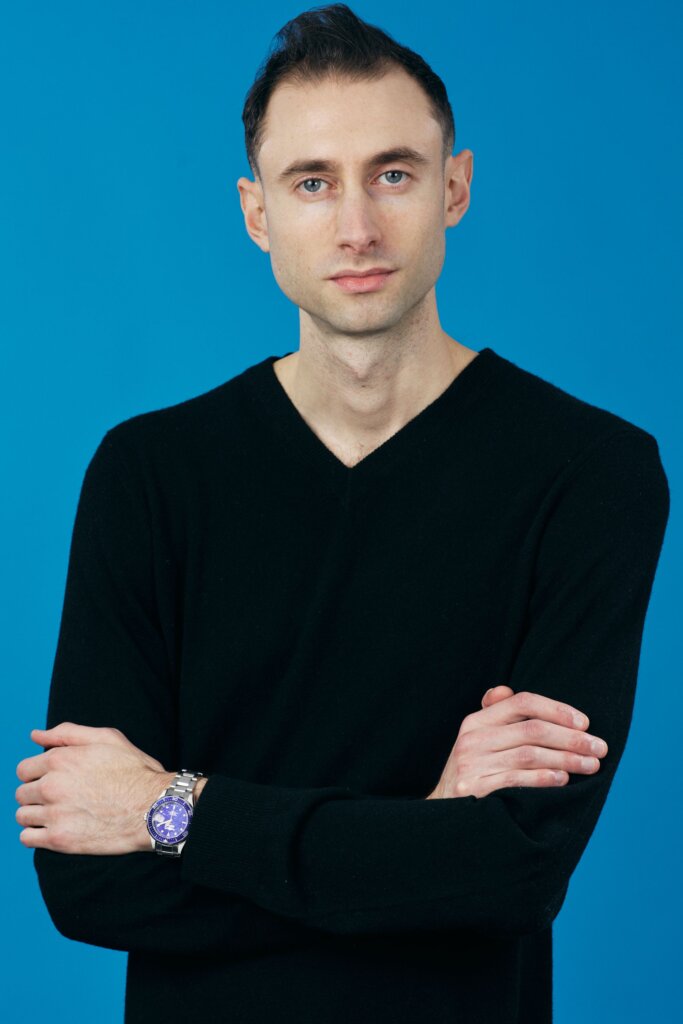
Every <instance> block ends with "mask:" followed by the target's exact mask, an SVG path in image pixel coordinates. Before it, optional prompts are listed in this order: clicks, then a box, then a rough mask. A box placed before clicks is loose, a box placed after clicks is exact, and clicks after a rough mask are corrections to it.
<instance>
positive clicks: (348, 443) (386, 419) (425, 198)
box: [237, 69, 477, 465]
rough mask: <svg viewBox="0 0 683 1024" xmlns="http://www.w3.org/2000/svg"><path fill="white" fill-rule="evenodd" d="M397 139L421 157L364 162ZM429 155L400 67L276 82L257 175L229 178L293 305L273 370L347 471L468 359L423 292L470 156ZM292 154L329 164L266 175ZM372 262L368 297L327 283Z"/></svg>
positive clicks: (416, 92)
mask: <svg viewBox="0 0 683 1024" xmlns="http://www.w3.org/2000/svg"><path fill="white" fill-rule="evenodd" d="M397 146H411V147H413V148H414V149H416V150H418V151H419V152H421V153H423V154H424V155H425V156H427V158H428V161H429V163H428V165H427V166H416V165H413V164H412V163H410V162H408V161H405V160H393V161H390V162H389V163H386V164H383V165H379V166H375V167H368V166H367V161H368V159H369V158H370V157H372V156H374V155H375V154H376V153H378V152H381V151H384V150H387V149H389V148H395V147H397ZM441 157H442V134H441V128H440V126H439V125H438V124H437V122H436V121H435V120H433V118H432V117H431V116H430V112H429V106H428V102H427V99H426V96H425V94H424V93H423V92H422V90H421V88H420V86H419V85H418V84H417V83H416V82H415V81H414V80H413V79H412V78H411V77H410V76H409V75H407V74H406V73H405V72H404V71H403V70H402V69H397V70H396V71H392V72H391V73H389V74H387V75H385V76H384V77H383V78H382V79H380V80H378V81H375V82H356V83H350V82H347V81H339V80H335V79H330V80H326V81H324V82H322V83H317V84H310V83H309V84H305V85H293V84H282V83H281V84H280V85H279V86H278V87H277V88H276V89H275V91H274V93H273V95H272V97H271V99H270V103H269V106H268V109H267V112H266V131H265V136H264V142H263V145H262V147H261V150H260V152H259V155H258V162H259V169H260V171H261V175H262V178H261V179H260V180H259V179H256V180H254V181H251V180H250V179H248V178H240V179H239V180H238V182H237V187H238V189H239V193H240V202H241V206H242V210H243V213H244V223H245V227H246V230H247V232H248V234H249V236H250V238H251V239H252V240H253V241H254V242H255V244H256V245H258V246H259V248H260V249H262V250H263V252H267V253H269V254H270V260H271V266H272V269H273V274H274V276H275V279H276V281H277V283H278V285H279V286H280V288H281V289H282V291H283V292H284V293H285V295H286V296H287V297H288V298H289V299H291V301H292V302H293V303H294V304H295V305H296V306H298V308H299V328H300V338H299V350H298V351H296V352H293V353H292V355H290V356H287V357H286V358H284V359H282V360H279V361H277V362H276V363H275V372H276V373H277V375H278V377H279V378H280V381H281V383H282V385H283V387H284V389H285V391H286V392H287V393H288V395H289V397H290V399H291V400H292V402H293V403H294V405H295V406H296V407H297V409H298V411H299V412H300V414H301V415H302V417H303V418H304V419H305V420H306V422H307V423H308V424H309V425H310V426H311V428H312V429H313V430H314V431H315V433H316V434H317V435H318V436H319V437H320V438H321V440H322V441H323V443H324V444H326V445H327V447H328V448H330V450H331V451H333V452H334V454H336V455H337V457H338V458H339V459H340V460H341V461H342V462H344V463H345V464H346V465H355V464H356V463H357V462H358V461H359V460H360V459H361V458H363V457H364V456H365V455H367V454H369V453H370V452H371V451H373V450H374V449H375V448H376V447H377V446H378V445H380V444H382V443H383V442H384V441H385V440H387V439H388V438H389V437H391V436H392V435H393V434H394V433H395V432H396V431H397V430H399V429H400V428H401V427H402V426H403V425H404V424H405V423H406V422H408V420H410V419H412V418H413V417H414V416H415V415H417V413H418V412H420V411H421V410H422V409H423V408H424V407H425V406H426V405H428V404H429V403H430V402H431V401H432V400H433V399H434V398H436V397H437V396H438V395H439V394H440V393H441V392H442V391H444V390H445V388H446V387H447V386H448V385H449V384H450V383H451V381H452V380H453V379H454V378H455V377H456V376H457V375H458V373H460V372H461V371H462V369H464V367H465V366H466V365H467V364H468V363H469V362H470V361H471V360H472V359H473V358H475V357H476V356H477V352H476V351H474V350H473V349H470V348H467V347H466V346H464V345H461V344H460V343H459V342H457V341H455V340H454V339H453V338H451V337H449V335H448V334H446V333H445V332H444V331H443V330H442V328H441V325H440V323H439V316H438V312H437V307H436V296H435V284H436V281H437V279H438V277H439V275H440V273H441V269H442V266H443V263H444V257H445V251H446V240H445V231H446V228H449V227H454V226H455V225H456V224H457V223H458V222H459V221H460V220H461V219H462V217H463V216H464V214H465V212H466V210H467V208H468V206H469V201H470V183H471V180H472V170H473V154H472V152H471V151H470V150H467V149H465V150H463V151H462V152H461V153H459V154H458V155H457V156H449V157H448V158H447V160H446V161H445V163H444V162H442V159H441ZM301 158H324V159H328V160H332V161H335V162H336V163H337V164H338V165H339V166H338V167H337V169H336V172H335V173H334V174H332V173H327V172H324V173H323V172H313V171H311V172H309V171H304V172H302V173H300V174H298V175H297V176H296V177H295V178H294V179H292V180H291V181H288V182H285V183H281V182H278V180H277V178H278V174H279V173H280V172H281V171H283V170H284V169H285V168H286V167H287V166H288V165H289V164H290V163H291V162H293V161H295V160H298V159H301ZM396 172H403V173H396ZM377 266H379V267H390V268H396V269H395V272H394V273H393V274H392V275H391V276H390V277H389V278H388V279H387V281H386V283H385V285H384V287H383V288H382V289H381V290H379V291H376V292H368V293H366V294H347V293H345V292H344V291H342V290H341V289H340V288H339V286H338V285H336V284H334V282H332V281H330V280H328V278H329V276H330V275H332V274H335V273H338V272H339V271H340V270H348V269H352V270H359V271H363V270H367V269H370V268H371V267H377Z"/></svg>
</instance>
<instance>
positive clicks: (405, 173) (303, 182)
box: [294, 167, 412, 196]
mask: <svg viewBox="0 0 683 1024" xmlns="http://www.w3.org/2000/svg"><path fill="white" fill-rule="evenodd" d="M384 174H402V175H403V176H404V177H406V178H412V174H410V172H409V171H402V170H400V169H399V168H398V167H396V168H393V167H392V168H391V169H390V170H388V171H382V174H378V175H377V177H378V178H381V177H382V175H384ZM307 181H324V178H304V179H303V180H302V181H300V182H299V183H298V184H297V185H295V186H294V191H295V192H298V191H299V189H300V186H301V185H305V184H306V182H307ZM404 184H405V182H403V181H399V182H398V183H397V184H395V185H391V186H390V188H393V189H397V188H398V187H399V186H400V185H404ZM303 194H304V195H308V196H319V195H321V193H320V192H306V191H305V190H303Z"/></svg>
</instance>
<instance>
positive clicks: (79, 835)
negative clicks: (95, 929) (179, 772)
mask: <svg viewBox="0 0 683 1024" xmlns="http://www.w3.org/2000/svg"><path fill="white" fill-rule="evenodd" d="M31 739H32V740H33V741H34V742H35V743H37V744H39V745H40V746H42V747H48V748H49V749H48V750H45V751H44V753H42V754H37V755H36V756H35V757H27V758H24V760H23V761H20V762H19V764H18V765H17V776H18V778H20V779H22V780H23V783H24V784H23V785H22V786H19V787H18V789H17V791H16V799H17V801H18V802H19V803H20V804H21V807H20V808H19V809H18V811H17V813H16V819H17V821H18V822H19V824H20V825H25V826H27V827H26V828H24V829H23V831H22V832H20V833H19V839H20V840H21V842H22V843H23V844H24V845H25V846H29V847H43V848H44V849H47V850H54V851H55V852H57V853H89V854H118V853H134V852H141V851H148V852H153V851H152V843H151V839H150V836H149V832H148V831H147V823H146V822H145V821H144V818H143V814H144V812H145V811H146V810H148V809H149V808H150V807H151V805H152V804H153V803H154V801H155V800H156V798H157V797H158V796H159V794H160V793H161V792H162V791H163V790H164V789H166V788H167V787H168V786H169V785H170V784H171V782H172V780H173V779H174V778H175V772H168V771H166V770H165V769H164V766H163V765H162V764H161V763H160V762H159V761H157V760H156V759H155V758H153V757H150V756H149V755H148V754H145V752H144V751H142V750H140V749H139V748H138V747H136V746H135V745H134V744H133V743H131V742H130V740H128V739H127V738H126V737H125V736H124V734H123V733H122V732H121V730H120V729H114V728H108V727H104V728H96V727H94V726H89V725H75V724H74V723H73V722H61V723H60V724H59V725H56V726H54V728H52V729H33V730H32V731H31Z"/></svg>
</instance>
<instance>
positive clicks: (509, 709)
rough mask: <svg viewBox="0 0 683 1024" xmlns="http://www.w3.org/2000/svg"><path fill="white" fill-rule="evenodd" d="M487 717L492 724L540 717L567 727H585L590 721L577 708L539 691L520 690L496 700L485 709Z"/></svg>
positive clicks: (503, 723)
mask: <svg viewBox="0 0 683 1024" xmlns="http://www.w3.org/2000/svg"><path fill="white" fill-rule="evenodd" d="M486 710H487V712H488V715H487V719H489V720H490V721H491V722H492V723H494V724H500V725H505V724H508V723H510V722H521V721H523V720H524V719H525V718H540V719H542V720H543V721H547V722H555V723H558V724H560V725H564V726H566V727H567V728H569V729H586V728H587V727H588V726H589V725H590V721H589V719H588V717H587V716H586V715H584V714H583V712H581V711H579V710H578V708H574V707H572V705H571V704H564V703H563V702H562V701H559V700H554V699H553V698H552V697H544V696H543V694H541V693H533V692H531V691H529V690H520V691H519V692H518V693H514V694H513V696H512V697H510V699H509V700H501V701H498V703H497V704H494V705H492V706H490V707H488V708H487V709H486Z"/></svg>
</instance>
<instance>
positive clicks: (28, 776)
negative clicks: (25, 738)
mask: <svg viewBox="0 0 683 1024" xmlns="http://www.w3.org/2000/svg"><path fill="white" fill-rule="evenodd" d="M48 768H49V764H48V760H47V750H46V751H45V753H44V754H36V755H35V756H34V757H25V758H24V760H23V761H20V762H19V764H18V765H17V778H19V779H21V781H22V782H31V781H32V780H34V779H42V777H43V775H45V773H46V772H47V771H48Z"/></svg>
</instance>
